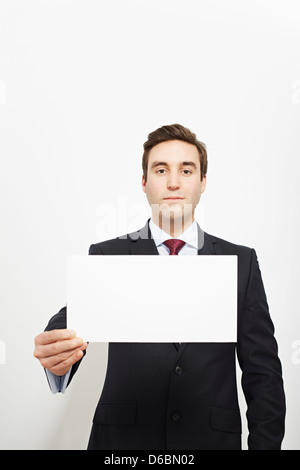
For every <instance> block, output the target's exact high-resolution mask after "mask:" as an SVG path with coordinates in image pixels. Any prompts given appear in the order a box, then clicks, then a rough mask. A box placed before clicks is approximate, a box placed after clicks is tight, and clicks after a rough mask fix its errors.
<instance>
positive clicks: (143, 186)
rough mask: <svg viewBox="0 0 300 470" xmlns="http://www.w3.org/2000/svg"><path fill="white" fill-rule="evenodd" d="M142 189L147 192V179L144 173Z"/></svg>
mask: <svg viewBox="0 0 300 470" xmlns="http://www.w3.org/2000/svg"><path fill="white" fill-rule="evenodd" d="M142 190H143V191H144V193H145V192H146V181H145V177H144V175H143V176H142Z"/></svg>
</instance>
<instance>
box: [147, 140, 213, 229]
mask: <svg viewBox="0 0 300 470" xmlns="http://www.w3.org/2000/svg"><path fill="white" fill-rule="evenodd" d="M200 177H201V168H200V159H199V153H198V150H197V147H196V146H195V145H192V144H189V143H187V142H183V141H180V140H170V141H167V142H162V143H160V144H157V145H155V146H154V147H153V148H152V149H151V151H150V153H149V160H148V173H147V182H145V178H144V175H143V177H142V189H143V191H144V192H145V193H146V195H147V199H148V202H149V204H150V205H151V208H152V217H153V220H154V222H155V223H156V224H157V225H159V226H161V223H159V220H160V221H161V220H163V219H169V220H171V223H172V221H175V220H179V219H180V221H182V220H183V218H184V225H185V226H186V228H187V227H188V226H189V225H190V224H191V223H192V222H193V220H194V211H195V208H196V206H197V204H198V202H199V200H200V196H201V194H202V193H203V191H204V190H205V186H206V177H204V178H203V180H202V181H201V179H200Z"/></svg>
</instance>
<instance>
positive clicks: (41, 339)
mask: <svg viewBox="0 0 300 470" xmlns="http://www.w3.org/2000/svg"><path fill="white" fill-rule="evenodd" d="M75 337H76V333H75V331H74V330H67V329H62V330H52V331H44V332H43V333H41V334H40V335H38V336H37V337H36V338H35V344H36V345H45V344H51V343H55V342H56V341H63V340H66V339H71V338H75Z"/></svg>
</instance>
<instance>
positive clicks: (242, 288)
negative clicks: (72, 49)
mask: <svg viewBox="0 0 300 470" xmlns="http://www.w3.org/2000/svg"><path fill="white" fill-rule="evenodd" d="M206 172H207V153H206V148H205V145H204V144H203V143H201V142H200V141H198V140H197V138H196V136H195V134H194V133H192V132H191V131H190V130H189V129H187V128H185V127H183V126H181V125H179V124H175V125H171V126H163V127H162V128H160V129H157V130H156V131H154V132H152V133H151V134H149V136H148V140H147V142H146V143H145V144H144V155H143V176H142V189H143V191H144V192H145V193H146V196H147V199H148V201H149V203H150V205H151V208H152V218H151V219H149V220H148V221H147V223H146V225H145V226H144V227H143V228H142V229H141V230H138V231H137V232H134V233H131V234H128V235H126V236H121V237H118V238H116V239H112V240H108V241H105V242H102V243H97V244H94V245H92V246H91V247H90V254H91V255H108V254H109V255H112V254H116V255H120V254H123V255H128V254H131V255H145V254H146V255H157V254H159V255H169V254H170V255H178V256H185V255H216V254H217V255H237V257H238V340H237V343H189V344H187V343H179V344H175V343H110V344H109V359H108V365H107V374H106V379H105V383H104V387H103V390H102V394H101V397H100V400H99V403H98V406H97V408H96V411H95V415H94V420H93V427H92V432H91V436H90V440H89V446H88V448H89V449H105V450H120V449H122V450H124V449H143V450H180V449H181V450H235V449H236V450H239V449H241V417H240V412H239V405H238V398H237V388H236V370H235V356H236V354H237V357H238V360H239V364H240V367H241V370H242V387H243V391H244V394H245V398H246V401H247V406H248V411H247V420H248V428H249V438H248V447H249V449H251V450H259V449H260V450H279V449H280V448H281V442H282V439H283V435H284V419H285V397H284V390H283V381H282V372H281V364H280V361H279V358H278V354H277V343H276V340H275V338H274V328H273V324H272V321H271V318H270V315H269V311H268V304H267V300H266V296H265V292H264V287H263V283H262V279H261V274H260V269H259V265H258V261H257V257H256V253H255V251H254V249H251V248H247V247H245V246H240V245H235V244H232V243H229V242H228V241H225V240H222V239H220V238H217V237H215V236H212V235H209V234H207V233H205V232H203V231H202V230H201V228H200V227H199V225H198V224H197V222H196V221H195V219H194V212H195V208H196V206H197V204H198V202H199V200H200V196H201V194H202V193H203V191H204V190H205V186H206ZM181 285H182V284H181V282H180V276H179V282H178V290H179V295H180V294H182V292H181V289H182V287H181ZM216 294H217V292H216ZM198 302H199V303H200V302H201V296H200V298H195V306H196V304H197V303H198ZM83 313H84V312H83ZM104 327H105V326H104ZM46 330H47V331H45V332H44V333H42V334H41V335H39V336H38V337H37V338H36V348H35V356H36V357H37V358H38V359H39V360H40V361H41V364H42V366H43V367H44V368H45V369H46V370H47V375H48V377H49V380H50V381H53V379H54V381H56V382H57V383H58V382H60V381H61V380H63V381H64V382H65V385H66V384H69V383H70V381H71V379H72V377H73V375H74V373H75V372H76V370H77V368H78V365H79V363H80V360H81V358H82V356H83V355H84V354H85V349H86V347H87V344H86V343H84V342H83V340H82V339H80V338H75V334H74V332H72V331H71V332H70V331H68V330H66V307H64V308H63V309H62V310H61V311H60V312H59V313H58V314H57V315H55V316H54V317H53V318H52V319H51V320H50V322H49V324H48V326H47V328H46ZM59 376H64V378H63V379H61V378H60V377H59ZM65 385H61V384H58V385H57V386H58V387H61V386H63V387H64V386H65ZM53 386H55V384H54V385H53Z"/></svg>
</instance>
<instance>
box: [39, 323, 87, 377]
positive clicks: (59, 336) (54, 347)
mask: <svg viewBox="0 0 300 470" xmlns="http://www.w3.org/2000/svg"><path fill="white" fill-rule="evenodd" d="M86 348H87V343H85V342H84V341H83V340H82V338H77V337H76V333H75V331H73V330H67V329H61V330H52V331H44V332H43V333H41V334H40V335H38V336H36V338H35V350H34V356H35V357H36V358H37V359H38V360H39V361H40V363H41V365H42V366H43V367H44V368H45V369H48V370H51V372H53V373H54V374H56V375H64V374H65V373H66V372H67V371H68V370H69V369H70V367H71V366H72V365H73V364H75V362H77V361H79V360H80V359H81V358H82V356H83V351H84V350H85V349H86Z"/></svg>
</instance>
